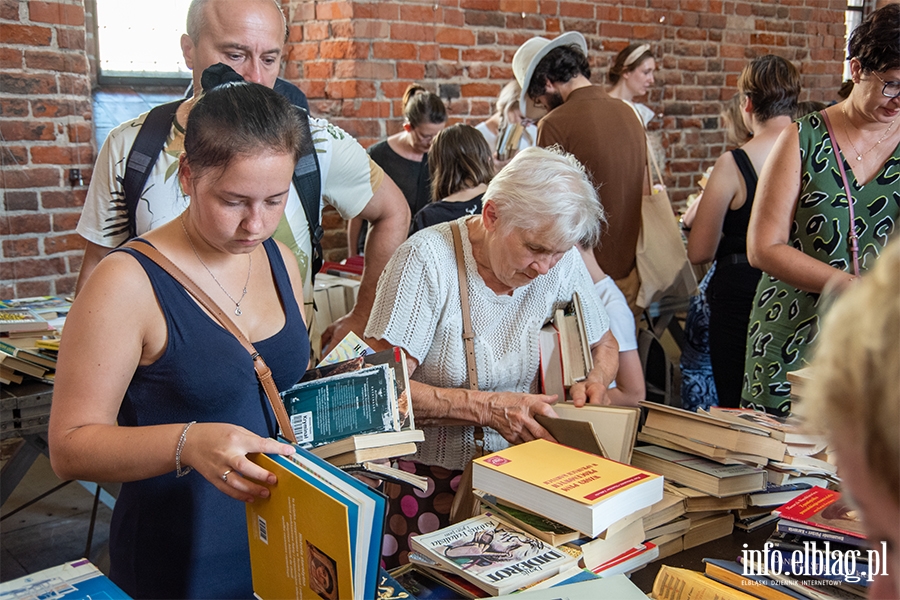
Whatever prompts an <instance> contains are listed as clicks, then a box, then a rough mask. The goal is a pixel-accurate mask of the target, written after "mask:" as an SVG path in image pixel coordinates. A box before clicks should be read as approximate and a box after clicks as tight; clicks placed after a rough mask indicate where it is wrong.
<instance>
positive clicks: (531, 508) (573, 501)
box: [472, 409, 663, 576]
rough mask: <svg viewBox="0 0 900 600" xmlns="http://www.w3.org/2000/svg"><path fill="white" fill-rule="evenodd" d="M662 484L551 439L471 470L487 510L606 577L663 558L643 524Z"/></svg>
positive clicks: (491, 458)
mask: <svg viewBox="0 0 900 600" xmlns="http://www.w3.org/2000/svg"><path fill="white" fill-rule="evenodd" d="M579 410H580V409H579ZM662 484H663V481H662V477H659V476H658V475H655V474H652V473H648V472H647V471H644V470H641V469H638V468H635V467H632V466H631V465H628V464H624V463H620V462H616V461H613V460H609V459H606V458H603V457H602V456H598V455H596V454H590V453H587V452H583V451H579V450H576V449H574V448H570V447H567V446H563V445H561V444H554V443H551V442H547V441H545V440H534V441H532V442H528V443H525V444H520V445H518V446H514V447H511V448H507V449H506V450H501V451H500V452H495V453H494V454H491V455H489V456H485V457H481V458H478V459H476V460H475V461H474V463H473V471H472V485H473V487H474V488H475V489H476V493H478V494H479V495H481V496H482V499H483V500H484V503H485V504H486V505H487V507H488V510H491V511H494V512H495V513H497V514H498V515H500V516H501V517H503V518H506V519H509V520H511V521H513V522H514V523H515V524H517V525H518V526H520V527H523V528H525V529H527V530H528V531H529V532H530V533H531V534H532V535H535V536H536V537H539V538H540V539H541V540H543V541H545V542H546V543H549V544H551V545H554V546H556V547H558V548H560V549H563V550H565V551H566V552H569V553H571V554H573V555H575V556H576V557H578V558H579V559H580V564H581V565H582V566H584V567H585V568H586V569H588V570H590V571H593V572H594V573H596V574H598V575H601V576H611V575H615V574H618V573H626V572H631V571H633V570H636V569H637V568H640V567H641V566H643V565H645V564H646V563H648V562H650V561H651V560H653V559H654V558H655V557H656V555H657V552H658V550H657V548H656V546H655V545H654V544H645V543H644V542H645V540H646V536H645V534H644V522H643V518H644V517H645V516H646V515H648V514H649V513H650V510H651V506H653V505H654V504H656V503H657V502H659V501H660V500H661V499H662V497H663V485H662Z"/></svg>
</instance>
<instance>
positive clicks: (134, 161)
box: [122, 98, 185, 239]
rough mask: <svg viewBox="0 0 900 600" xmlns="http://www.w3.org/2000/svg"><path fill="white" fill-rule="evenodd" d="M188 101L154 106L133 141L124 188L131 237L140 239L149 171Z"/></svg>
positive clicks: (123, 182) (126, 165)
mask: <svg viewBox="0 0 900 600" xmlns="http://www.w3.org/2000/svg"><path fill="white" fill-rule="evenodd" d="M184 101H185V98H182V99H180V100H175V101H174V102H169V103H168V104H160V105H159V106H157V107H154V108H153V109H152V110H151V111H150V112H149V113H147V118H145V119H144V123H143V124H142V125H141V128H140V130H139V131H138V133H137V137H135V139H134V144H132V146H131V150H130V151H129V152H128V160H127V161H126V163H125V177H124V178H123V180H122V188H123V192H124V193H125V208H126V210H127V215H128V238H129V239H131V238H133V237H136V236H137V219H136V215H137V206H138V202H139V201H140V199H141V193H142V192H143V191H144V186H145V185H146V184H147V179H148V178H149V177H150V171H151V170H152V169H153V165H154V164H156V159H157V158H159V153H160V152H162V149H163V146H165V144H166V138H167V137H168V136H169V130H170V129H171V128H172V121H173V120H175V112H176V111H177V110H178V107H179V106H181V103H182V102H184Z"/></svg>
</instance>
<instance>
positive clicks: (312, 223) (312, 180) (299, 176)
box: [294, 109, 325, 282]
mask: <svg viewBox="0 0 900 600" xmlns="http://www.w3.org/2000/svg"><path fill="white" fill-rule="evenodd" d="M298 112H299V113H300V122H301V125H302V127H303V130H304V131H303V136H304V138H305V139H306V140H308V143H306V144H304V146H303V152H302V154H301V156H300V160H298V161H297V165H296V166H295V167H294V187H295V188H296V189H297V195H298V196H300V204H302V205H303V212H304V213H305V214H306V222H307V224H308V225H309V239H310V242H311V246H312V256H310V281H313V282H315V279H316V273H318V272H319V269H321V268H322V263H323V261H324V257H323V254H322V235H323V234H324V233H325V231H324V230H323V229H322V225H321V224H320V223H319V207H320V201H321V196H322V177H321V175H320V174H319V158H318V157H317V156H316V146H315V143H314V142H313V139H312V132H311V131H310V129H309V113H307V112H306V111H305V110H303V109H299V110H298Z"/></svg>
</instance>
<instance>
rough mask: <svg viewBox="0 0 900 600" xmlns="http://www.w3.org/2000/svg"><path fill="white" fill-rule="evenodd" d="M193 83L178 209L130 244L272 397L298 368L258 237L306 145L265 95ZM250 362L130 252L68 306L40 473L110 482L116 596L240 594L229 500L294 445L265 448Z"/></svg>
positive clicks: (263, 90)
mask: <svg viewBox="0 0 900 600" xmlns="http://www.w3.org/2000/svg"><path fill="white" fill-rule="evenodd" d="M221 66H222V65H217V67H221ZM215 68H216V67H210V69H208V70H207V72H209V71H210V70H212V69H215ZM226 69H227V67H226ZM228 71H231V70H230V69H228ZM231 74H232V75H233V76H234V77H238V78H239V76H237V75H236V74H234V72H233V71H231ZM225 77H226V80H227V81H232V80H230V79H227V75H226V76H225ZM203 87H204V89H206V90H209V91H207V92H206V93H205V94H204V95H203V96H202V97H200V99H199V100H198V101H197V103H196V105H195V106H194V107H193V109H192V110H191V118H190V120H189V121H188V124H187V130H186V132H185V137H184V153H183V154H182V155H181V159H180V163H179V173H178V176H179V179H180V182H181V186H182V188H183V189H184V192H185V193H186V194H187V195H188V196H189V197H190V204H189V206H188V208H187V209H186V210H185V211H184V213H182V215H181V216H180V217H179V218H177V219H175V220H173V221H171V222H169V223H167V224H165V225H162V226H160V227H158V228H156V229H154V230H153V231H150V232H149V233H147V234H145V235H144V236H142V237H141V238H137V241H136V243H137V244H146V245H148V246H152V247H154V248H156V249H157V250H158V251H159V252H160V253H162V254H163V255H164V256H166V257H167V258H168V259H169V260H171V261H172V262H173V263H175V265H176V266H177V267H178V268H179V269H181V271H183V273H184V274H185V275H186V276H187V277H188V278H190V279H191V280H193V281H194V282H196V284H197V285H198V287H199V288H200V289H202V290H203V291H204V292H206V293H207V294H208V295H209V296H210V297H211V299H212V301H213V302H214V303H215V304H216V305H218V307H219V308H221V309H222V311H224V312H225V314H227V315H234V316H233V317H232V319H233V320H234V322H235V324H236V325H237V327H238V328H239V329H240V330H241V331H242V332H243V333H244V335H245V336H246V337H247V339H249V340H250V341H251V342H252V343H253V344H254V345H255V347H256V349H257V351H258V352H259V354H260V356H263V357H264V358H265V361H266V363H267V364H268V366H269V368H270V369H271V371H272V375H273V378H274V381H275V384H276V386H277V387H278V388H279V389H280V390H284V389H287V388H289V387H290V386H291V385H293V384H294V383H296V382H297V381H298V380H299V379H300V377H301V376H302V375H303V372H304V370H305V369H306V365H307V362H308V360H309V339H308V338H307V334H306V326H305V324H304V322H303V315H302V314H301V311H300V307H301V306H303V278H302V277H301V276H300V270H299V267H298V266H297V260H296V259H295V258H294V256H293V254H292V253H291V251H290V250H289V249H288V248H287V247H286V246H284V245H283V244H281V243H280V242H276V241H274V240H273V239H271V236H272V234H273V233H274V231H275V228H276V227H277V226H278V223H279V221H280V220H281V217H282V215H283V213H284V206H285V202H286V199H287V195H288V189H289V188H290V186H291V177H292V175H293V173H294V165H295V164H296V162H297V160H298V159H299V157H300V154H301V145H302V144H306V143H312V141H311V140H308V139H303V138H302V133H301V131H302V130H301V126H300V121H299V114H298V113H297V109H295V108H294V107H293V106H291V105H290V104H289V102H288V101H287V100H285V99H284V98H283V97H282V96H281V95H279V94H278V93H276V92H274V91H272V90H270V89H269V88H267V87H265V86H262V85H258V84H255V83H244V82H240V83H225V84H224V85H221V86H219V87H215V83H214V82H212V81H210V85H207V74H206V73H204V86H203ZM253 363H254V360H253V358H252V357H251V356H250V353H249V352H247V350H245V349H244V346H242V345H241V343H240V342H239V341H238V339H237V338H236V337H235V336H233V335H232V334H231V333H230V332H229V331H228V330H226V329H224V328H223V326H222V325H220V324H219V321H218V320H217V319H216V318H214V317H212V316H211V315H210V314H209V313H208V312H207V311H206V310H204V309H203V308H201V306H200V305H199V304H198V303H197V301H195V300H194V298H193V296H191V295H190V294H189V293H188V292H187V290H186V289H185V288H183V287H182V286H181V285H180V284H179V283H178V282H177V281H176V280H175V279H174V278H172V277H171V276H170V275H169V274H168V273H167V272H166V271H164V270H163V269H162V268H161V267H160V266H158V265H157V263H155V262H154V261H152V260H150V259H149V258H147V257H145V256H144V255H143V254H141V253H139V252H138V251H136V250H133V249H131V248H124V249H120V250H115V251H113V252H111V253H110V254H109V255H107V256H106V257H105V258H104V259H103V260H102V261H101V262H100V263H99V265H98V266H97V268H96V270H95V271H94V272H93V274H92V275H91V277H90V278H89V279H88V280H87V283H86V284H85V286H84V288H82V290H81V292H80V293H79V294H78V298H77V300H76V301H75V303H74V304H73V305H72V311H71V312H70V313H69V316H68V319H67V320H66V336H65V339H64V340H63V342H62V346H61V348H60V353H59V363H58V365H57V371H56V384H55V385H54V391H53V408H52V411H51V415H50V425H49V440H50V449H51V453H50V455H51V461H52V464H53V469H54V471H55V472H56V473H57V475H58V476H59V477H60V478H62V479H64V480H70V479H83V480H87V481H113V482H122V489H121V492H120V494H119V497H118V499H117V500H116V506H115V509H114V511H113V517H112V524H111V526H110V578H111V579H112V580H113V581H114V582H115V583H116V584H117V585H118V586H119V587H121V588H122V589H123V590H124V591H125V592H126V593H127V594H128V595H129V596H131V597H134V598H249V597H251V596H252V595H253V586H252V582H251V575H250V554H249V549H248V542H247V523H246V515H245V508H244V502H252V501H253V499H254V498H265V497H267V496H268V494H269V491H268V489H267V488H266V487H265V486H264V485H262V484H263V483H265V484H267V485H273V484H275V483H276V481H275V475H273V474H272V473H270V472H268V471H266V470H264V469H263V468H261V467H259V466H257V465H255V464H254V463H252V462H251V461H250V460H249V459H248V458H247V456H246V455H247V454H248V453H257V452H267V453H277V454H283V455H287V454H292V453H293V451H294V450H293V447H291V446H289V445H286V444H281V443H278V442H276V441H275V440H274V439H271V438H272V437H274V436H275V435H276V434H277V431H278V427H277V424H276V420H275V417H274V414H273V412H272V409H271V408H270V404H269V402H268V400H267V397H266V394H265V392H264V391H263V390H262V387H261V385H260V384H259V382H258V380H257V377H256V373H255V370H254V367H253Z"/></svg>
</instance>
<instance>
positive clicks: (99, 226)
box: [76, 0, 410, 345]
mask: <svg viewBox="0 0 900 600" xmlns="http://www.w3.org/2000/svg"><path fill="white" fill-rule="evenodd" d="M187 29H188V33H187V34H185V35H183V36H182V39H181V48H182V52H183V54H184V59H185V62H186V63H187V66H188V67H189V68H191V69H192V70H193V80H194V86H193V88H194V94H195V95H194V97H193V98H189V99H188V100H186V101H185V102H183V103H182V104H181V106H180V107H179V108H178V111H177V113H176V114H175V120H174V122H173V124H172V129H171V131H170V132H169V136H168V137H167V139H166V143H165V146H164V147H163V151H162V152H161V153H160V155H159V158H158V159H157V161H156V163H155V164H154V165H153V167H152V169H151V171H150V174H149V178H148V180H147V183H146V185H145V186H144V190H143V192H142V193H141V198H140V201H139V202H138V206H137V212H136V217H135V220H136V228H137V234H138V235H141V234H143V233H146V232H147V231H149V230H151V229H153V228H155V227H158V226H159V225H162V224H163V223H167V222H168V221H171V220H172V219H174V218H176V217H177V216H178V215H180V214H181V212H182V211H183V210H184V209H185V208H186V207H187V205H188V202H189V198H187V197H186V196H185V195H184V193H183V192H182V191H181V189H180V186H179V184H178V177H177V169H178V157H179V155H180V154H181V152H182V150H183V142H184V126H185V124H186V123H187V119H188V115H189V114H190V110H191V107H192V106H193V103H194V101H195V100H196V99H197V97H198V95H199V93H200V90H201V89H202V88H201V85H200V76H201V74H202V73H203V70H204V69H206V68H207V67H209V66H211V65H213V64H216V63H220V62H221V63H224V64H226V65H228V66H230V67H231V68H233V69H234V70H235V71H236V72H237V73H239V74H240V75H241V76H242V77H244V79H246V80H247V81H252V82H254V83H259V84H262V85H266V86H268V87H270V88H271V87H274V85H275V80H276V78H277V76H278V72H279V69H280V66H281V56H282V48H283V46H284V42H285V40H286V33H287V29H286V24H285V19H284V15H283V14H282V13H281V10H280V9H279V7H278V6H277V5H276V4H275V3H274V2H273V1H272V0H194V1H193V2H192V3H191V7H190V9H189V10H188V20H187ZM145 117H146V113H145V114H143V115H141V116H139V117H137V118H135V119H132V120H130V121H127V122H125V123H122V124H121V125H119V126H118V127H116V128H115V129H113V131H112V132H110V134H109V137H108V138H107V140H106V141H105V142H104V144H103V147H102V148H101V150H100V154H99V156H98V157H97V162H96V164H95V166H94V172H93V176H92V178H91V184H90V187H89V189H88V194H87V197H86V199H85V205H84V209H83V211H82V215H81V219H80V220H79V222H78V227H77V231H78V233H79V234H80V235H81V236H82V237H83V238H85V240H86V241H87V244H86V247H85V252H84V258H83V260H82V266H81V272H80V274H79V276H78V283H77V284H76V292H77V291H78V290H79V289H81V286H82V285H84V282H85V281H86V280H87V278H88V276H89V275H90V273H91V272H92V271H93V269H94V267H96V266H97V263H99V262H100V259H102V258H103V257H104V256H105V255H106V253H107V252H109V250H110V249H112V248H115V247H117V246H118V245H120V244H122V243H123V242H124V241H126V239H127V238H128V227H127V222H128V217H127V214H126V210H125V202H124V200H125V196H124V191H123V186H122V179H123V176H124V173H125V162H126V159H127V157H128V153H129V151H130V149H131V146H132V144H133V143H134V140H135V137H136V136H137V132H138V131H139V129H140V126H141V125H142V124H143V122H144V119H145ZM309 122H310V129H311V132H312V137H313V141H314V143H315V147H316V152H317V158H318V161H319V169H320V174H321V182H322V190H321V192H322V199H323V200H324V201H325V202H327V203H328V204H331V205H332V206H334V207H335V208H336V209H337V211H338V213H340V215H341V216H342V217H344V218H345V219H350V218H352V217H355V216H361V217H363V218H365V219H366V220H367V221H369V223H370V228H371V229H370V233H369V238H368V242H367V245H366V253H365V260H366V262H365V270H364V272H363V280H362V283H361V285H360V290H359V297H358V299H357V303H356V306H354V308H353V310H352V311H351V312H350V313H349V314H348V315H347V316H345V317H344V318H342V319H339V320H338V321H337V322H335V323H334V324H333V325H332V326H331V327H329V328H328V330H326V331H325V332H324V333H323V335H322V343H323V345H328V343H329V341H331V340H333V341H334V342H335V343H336V342H338V341H340V340H341V339H342V338H343V337H344V335H345V334H346V333H347V332H348V331H351V330H352V331H354V332H356V333H357V334H358V335H362V334H363V331H364V329H365V326H366V322H367V321H368V317H369V312H370V310H371V308H372V302H373V300H374V298H375V284H376V283H377V281H378V277H379V275H380V274H381V271H382V270H383V269H384V265H385V264H386V263H387V261H388V259H389V258H390V257H391V255H392V254H393V252H394V250H395V249H396V248H397V246H399V245H400V243H402V242H403V241H404V240H405V239H406V233H407V231H408V229H409V219H410V215H409V208H408V207H407V205H406V201H405V200H404V198H403V194H402V192H401V191H400V190H399V188H397V186H396V185H395V184H394V182H393V181H391V179H390V178H389V177H387V176H386V175H385V174H384V172H383V171H382V170H381V168H380V167H378V165H376V164H375V163H373V162H372V161H371V160H369V157H368V155H367V154H366V151H365V150H364V149H363V148H362V146H360V145H359V143H358V142H357V141H356V140H355V139H353V138H352V137H351V136H350V135H348V134H347V133H345V132H344V131H343V130H341V129H340V128H339V127H336V126H334V125H332V124H330V123H329V122H328V121H326V120H324V119H316V118H312V117H310V119H309ZM321 208H322V205H321V203H320V207H319V210H320V214H321ZM274 237H275V238H276V239H278V240H279V241H282V242H284V243H285V244H287V245H288V246H289V247H290V248H291V250H292V251H293V252H294V254H295V255H296V257H297V262H298V264H299V265H300V271H301V273H302V274H303V277H304V290H303V292H304V298H305V301H306V303H307V311H306V312H307V322H310V319H309V317H310V316H311V313H310V310H311V305H312V289H311V286H310V279H311V273H310V268H311V256H312V242H311V240H310V235H309V228H308V225H307V220H306V215H305V213H304V211H303V207H302V205H301V203H300V199H299V196H298V195H297V191H296V190H295V189H294V187H293V186H291V190H290V195H289V198H288V202H287V206H286V208H285V214H284V217H283V218H282V220H281V223H280V224H279V226H278V229H277V230H276V232H275V235H274Z"/></svg>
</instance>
